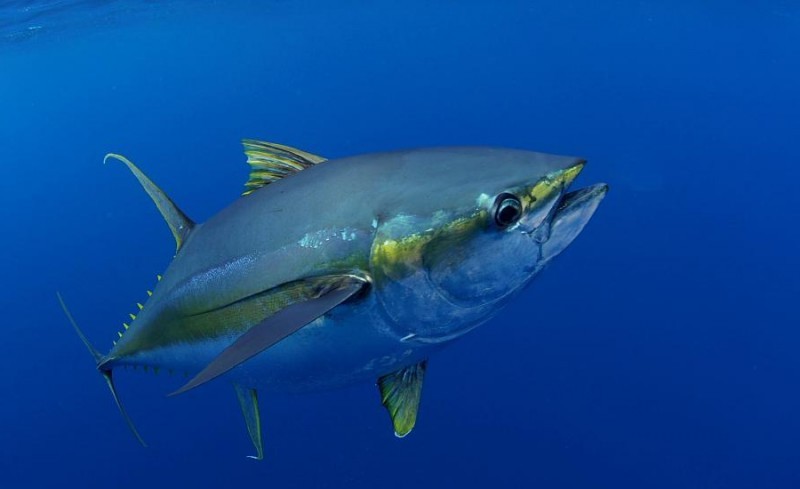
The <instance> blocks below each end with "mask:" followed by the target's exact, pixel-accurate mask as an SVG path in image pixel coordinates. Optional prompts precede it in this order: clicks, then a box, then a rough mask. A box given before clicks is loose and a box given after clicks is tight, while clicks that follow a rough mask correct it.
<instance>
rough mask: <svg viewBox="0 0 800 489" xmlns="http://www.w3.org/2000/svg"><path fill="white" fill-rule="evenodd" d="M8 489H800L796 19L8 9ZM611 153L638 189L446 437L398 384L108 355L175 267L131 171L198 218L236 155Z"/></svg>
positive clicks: (374, 7) (0, 100) (117, 6)
mask: <svg viewBox="0 0 800 489" xmlns="http://www.w3.org/2000/svg"><path fill="white" fill-rule="evenodd" d="M0 39H1V40H0V165H2V170H3V173H2V178H1V179H0V187H2V188H1V190H2V191H0V199H2V200H1V201H0V223H2V226H3V231H2V236H3V239H2V241H0V243H2V244H1V245H0V246H2V257H3V272H4V273H3V278H4V279H3V284H4V285H3V294H2V308H1V309H0V310H1V311H2V313H3V314H2V322H3V331H4V335H3V337H2V338H3V339H2V341H0V353H1V355H0V358H2V360H0V392H2V401H1V402H0V450H2V452H1V453H0V487H4V488H6V487H115V488H116V487H118V488H133V487H153V488H157V487H282V488H283V487H289V488H294V487H348V488H360V487H369V488H386V489H388V488H400V487H543V488H614V489H620V488H637V489H638V488H704V489H705V488H794V487H800V421H799V418H798V413H800V393H799V392H800V391H799V389H798V386H799V385H800V358H798V354H797V352H798V351H799V350H800V328H799V326H800V320H798V313H797V307H798V306H797V301H798V292H800V287H798V272H799V271H800V266H798V265H799V264H800V263H799V262H800V259H799V258H798V247H799V245H800V236H799V233H798V224H799V223H798V211H800V196H798V195H799V194H798V190H797V189H798V182H799V181H800V179H799V178H798V177H800V166H798V163H800V153H798V138H800V122H798V114H800V90H798V87H800V7H798V6H797V3H796V2H789V1H774V0H768V1H764V2H741V1H726V2H723V1H708V2H690V1H672V2H657V1H650V0H646V1H613V2H591V1H585V0H574V1H528V2H512V1H507V2H488V1H486V2H478V1H466V2H455V1H437V2H417V1H407V2H389V1H385V0H380V1H377V2H357V1H343V2H322V1H275V2H269V1H264V2H256V1H250V2H248V1H234V2H188V1H185V2H177V1H176V2H155V1H148V2H144V1H142V2H134V1H132V0H127V1H123V0H120V1H117V2H99V1H97V2H91V1H71V2H70V1H60V2H55V1H51V2H31V1H28V2H23V1H15V2H3V4H2V6H0ZM242 137H252V138H260V139H266V140H269V141H276V142H281V143H285V144H290V145H293V146H297V147H300V148H303V149H306V150H308V151H311V152H314V153H319V154H322V155H325V156H328V157H338V156H345V155H351V154H357V153H364V152H370V151H377V150H386V149H394V148H402V147H413V146H431V145H450V144H470V145H473V144H474V145H498V146H510V147H519V148H525V149H532V150H538V151H546V152H552V153H563V154H578V155H582V156H585V157H587V158H588V159H589V165H588V166H587V168H586V170H585V171H584V174H583V175H582V176H581V178H580V183H582V184H588V183H593V182H596V181H605V182H608V183H609V184H610V185H611V192H610V193H609V196H608V197H607V199H606V200H605V202H604V203H603V204H602V206H601V208H600V209H599V211H598V213H597V214H596V216H595V217H594V219H593V220H592V222H591V223H590V224H589V226H588V227H587V228H586V230H585V231H584V232H583V234H582V235H581V236H580V237H579V238H578V239H577V240H576V242H575V243H573V245H572V246H571V247H570V249H569V250H567V251H566V252H565V253H564V254H563V255H562V256H561V257H560V258H559V259H557V260H556V261H555V263H554V264H553V265H552V266H551V267H550V268H549V269H548V270H546V271H545V272H544V273H543V274H542V275H541V276H540V277H539V278H538V279H537V280H536V282H535V283H534V284H533V286H532V287H531V288H530V289H528V290H527V291H526V292H525V293H524V294H523V296H522V297H520V298H519V299H518V300H516V301H515V302H514V303H513V304H512V305H511V306H509V307H508V308H507V309H505V310H504V311H503V312H502V313H501V314H500V315H498V317H497V318H496V319H494V320H492V321H491V322H489V323H488V324H486V325H484V326H482V327H481V328H479V329H478V330H476V331H474V332H472V333H470V334H469V335H467V336H466V337H464V338H463V339H461V340H460V341H458V342H457V343H456V344H454V345H453V346H452V347H450V348H448V349H446V350H445V351H443V352H441V353H440V354H439V355H437V356H435V357H433V358H432V359H431V361H430V364H429V370H428V376H427V378H426V385H425V389H424V395H423V401H422V406H421V411H420V417H419V422H418V424H417V428H416V429H415V431H414V432H413V433H412V434H411V435H410V436H409V437H407V438H405V439H403V440H398V439H396V438H395V437H394V436H393V435H392V431H391V427H390V423H389V420H388V416H387V415H386V413H385V412H384V410H383V408H382V407H381V406H380V402H379V398H378V394H377V392H376V390H375V387H374V386H373V385H370V384H365V385H358V386H354V387H351V388H348V389H345V390H340V391H333V392H323V393H315V394H307V395H301V396H289V395H278V394H272V393H269V392H262V393H261V401H262V415H263V418H264V425H265V433H264V436H265V445H266V459H265V460H264V461H263V462H260V463H258V462H253V461H251V460H247V459H246V458H245V455H248V454H250V453H252V447H251V446H250V442H249V440H248V438H247V434H246V431H245V428H244V425H243V422H242V420H241V414H240V412H239V410H238V406H237V403H236V400H235V396H234V395H233V394H232V392H230V388H229V386H228V385H227V384H225V383H224V382H217V383H213V384H211V385H208V386H207V387H204V388H203V389H198V390H197V391H194V392H191V393H189V394H186V395H184V396H179V397H176V398H165V397H164V394H166V393H167V392H170V391H171V390H173V389H174V388H176V387H177V386H178V385H179V384H180V383H181V382H182V379H180V378H175V377H169V376H168V375H164V374H160V375H159V376H155V375H153V373H152V372H151V373H144V372H142V371H141V370H139V371H130V370H128V371H121V372H120V373H119V374H118V375H117V376H116V377H117V384H118V389H119V391H120V394H121V396H122V398H123V400H124V401H125V402H126V404H127V406H128V410H129V411H130V412H131V415H132V416H133V418H134V419H135V420H136V422H137V424H138V426H139V429H140V430H141V432H142V434H143V435H144V437H145V438H146V439H147V440H148V442H149V444H150V448H147V449H143V448H142V447H140V446H139V445H138V444H137V443H136V441H135V439H134V438H133V437H132V436H131V435H130V433H129V432H128V430H127V428H126V426H125V425H124V423H123V422H122V421H121V419H120V417H119V414H118V413H117V412H116V409H115V407H114V406H113V402H112V400H111V398H110V396H109V395H108V392H107V390H106V388H105V386H104V385H103V383H102V380H101V379H100V378H99V377H98V376H97V374H96V373H95V372H94V367H93V365H92V361H91V358H90V357H89V356H88V355H87V353H86V351H85V349H84V347H83V346H82V345H81V344H80V342H79V340H78V339H77V338H76V337H75V335H74V333H73V331H72V330H71V328H70V327H69V324H68V323H67V322H66V320H65V319H64V317H63V314H62V312H61V311H60V309H59V307H58V303H57V301H56V298H55V291H56V290H60V291H62V293H63V294H64V295H65V297H66V299H67V301H68V303H69V304H70V306H71V308H72V312H73V314H74V315H75V316H76V318H77V320H78V322H79V323H80V324H82V326H83V328H84V329H85V331H86V332H87V334H88V336H89V337H90V338H91V339H92V340H93V341H94V342H95V344H96V345H98V347H100V348H101V349H102V350H106V349H107V348H109V347H110V346H111V341H112V339H114V338H115V334H116V331H117V330H118V329H119V325H120V323H121V322H122V321H123V320H124V319H125V318H126V317H127V313H128V312H130V311H132V310H133V309H134V308H135V303H136V302H137V301H141V300H142V299H143V298H144V294H145V290H146V289H148V288H151V287H152V285H153V283H154V282H155V277H156V274H158V273H160V272H161V271H163V270H164V268H165V267H166V265H167V263H168V262H169V260H170V258H171V256H172V253H173V251H174V248H173V241H172V237H171V236H170V234H169V231H168V230H167V228H166V226H164V224H163V223H162V222H161V218H160V216H159V215H158V213H157V212H156V211H155V209H154V208H153V206H152V204H151V203H150V202H149V200H148V199H147V197H146V196H145V195H144V194H143V192H142V191H141V189H140V188H138V185H137V184H136V182H135V181H134V179H133V178H131V176H130V175H129V174H128V173H127V172H126V171H125V170H124V168H122V167H121V166H119V165H107V166H104V165H103V164H102V158H103V155H104V154H106V153H107V152H110V151H113V152H120V153H123V154H126V155H127V156H129V157H131V158H132V159H133V160H134V161H136V162H137V163H138V164H139V165H140V166H141V167H142V168H143V169H145V170H146V171H147V172H148V173H149V175H150V176H151V177H152V178H153V179H154V180H155V181H156V182H158V183H159V184H160V185H161V186H162V187H163V188H164V189H165V190H166V191H167V192H168V193H169V194H170V195H171V197H172V198H173V199H174V200H175V201H176V202H177V203H178V204H179V205H180V206H181V207H182V208H183V209H184V210H185V211H186V212H187V213H188V214H189V215H191V216H192V217H193V218H195V219H196V220H198V221H202V220H204V219H206V218H208V217H209V216H211V215H212V214H213V213H215V212H216V211H217V210H219V209H221V208H222V207H224V206H225V205H226V204H228V203H229V202H231V201H233V200H234V199H236V198H237V197H238V195H239V193H240V192H241V188H242V184H243V183H244V181H245V180H246V178H247V168H246V165H245V164H244V156H243V155H242V154H241V146H240V139H241V138H242Z"/></svg>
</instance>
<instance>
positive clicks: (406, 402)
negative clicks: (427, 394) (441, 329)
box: [378, 360, 428, 438]
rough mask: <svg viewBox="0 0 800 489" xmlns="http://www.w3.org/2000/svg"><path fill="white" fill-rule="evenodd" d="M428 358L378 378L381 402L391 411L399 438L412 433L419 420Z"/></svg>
mask: <svg viewBox="0 0 800 489" xmlns="http://www.w3.org/2000/svg"><path fill="white" fill-rule="evenodd" d="M427 364H428V362H427V360H423V361H422V362H420V363H417V364H415V365H410V366H408V367H403V368H401V369H400V370H398V371H396V372H392V373H390V374H387V375H384V376H383V377H381V378H379V379H378V388H379V389H380V391H381V403H383V405H384V406H385V407H386V410H387V411H389V416H391V417H392V424H393V425H394V434H395V436H397V437H398V438H403V437H404V436H406V435H408V434H409V433H411V430H412V429H414V425H415V424H416V422H417V411H418V410H419V401H420V397H421V396H422V382H423V380H425V369H426V368H427Z"/></svg>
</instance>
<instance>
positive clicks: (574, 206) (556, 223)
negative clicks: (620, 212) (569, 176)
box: [541, 183, 608, 260]
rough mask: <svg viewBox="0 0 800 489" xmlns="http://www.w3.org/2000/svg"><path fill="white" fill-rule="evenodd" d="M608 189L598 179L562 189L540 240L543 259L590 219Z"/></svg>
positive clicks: (558, 250)
mask: <svg viewBox="0 0 800 489" xmlns="http://www.w3.org/2000/svg"><path fill="white" fill-rule="evenodd" d="M607 193H608V185H607V184H605V183H597V184H594V185H591V186H589V187H585V188H581V189H577V190H572V191H569V192H566V193H564V194H563V195H562V196H561V198H560V199H559V200H558V203H557V205H555V206H554V208H553V211H552V213H551V215H550V218H549V219H548V222H547V223H546V224H545V225H543V226H542V227H543V228H546V232H547V238H546V239H545V240H541V252H542V259H543V260H550V259H552V258H553V257H555V256H556V255H558V254H559V253H561V252H562V251H564V249H566V248H567V247H568V246H569V245H570V244H571V243H572V241H574V240H575V238H577V237H578V235H579V234H580V233H581V231H583V228H584V227H586V224H588V223H589V220H591V218H592V216H594V213H595V211H597V208H598V206H599V205H600V202H602V201H603V199H604V198H605V196H606V194H607Z"/></svg>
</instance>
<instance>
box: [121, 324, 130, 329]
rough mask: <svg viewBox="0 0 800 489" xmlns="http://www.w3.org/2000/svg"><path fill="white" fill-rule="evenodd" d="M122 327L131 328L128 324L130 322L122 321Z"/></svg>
mask: <svg viewBox="0 0 800 489" xmlns="http://www.w3.org/2000/svg"><path fill="white" fill-rule="evenodd" d="M122 327H123V328H125V329H128V328H130V326H129V325H128V323H122Z"/></svg>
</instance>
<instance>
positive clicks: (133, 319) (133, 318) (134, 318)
mask: <svg viewBox="0 0 800 489" xmlns="http://www.w3.org/2000/svg"><path fill="white" fill-rule="evenodd" d="M128 316H130V317H131V321H135V320H136V316H135V315H133V314H128Z"/></svg>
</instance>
